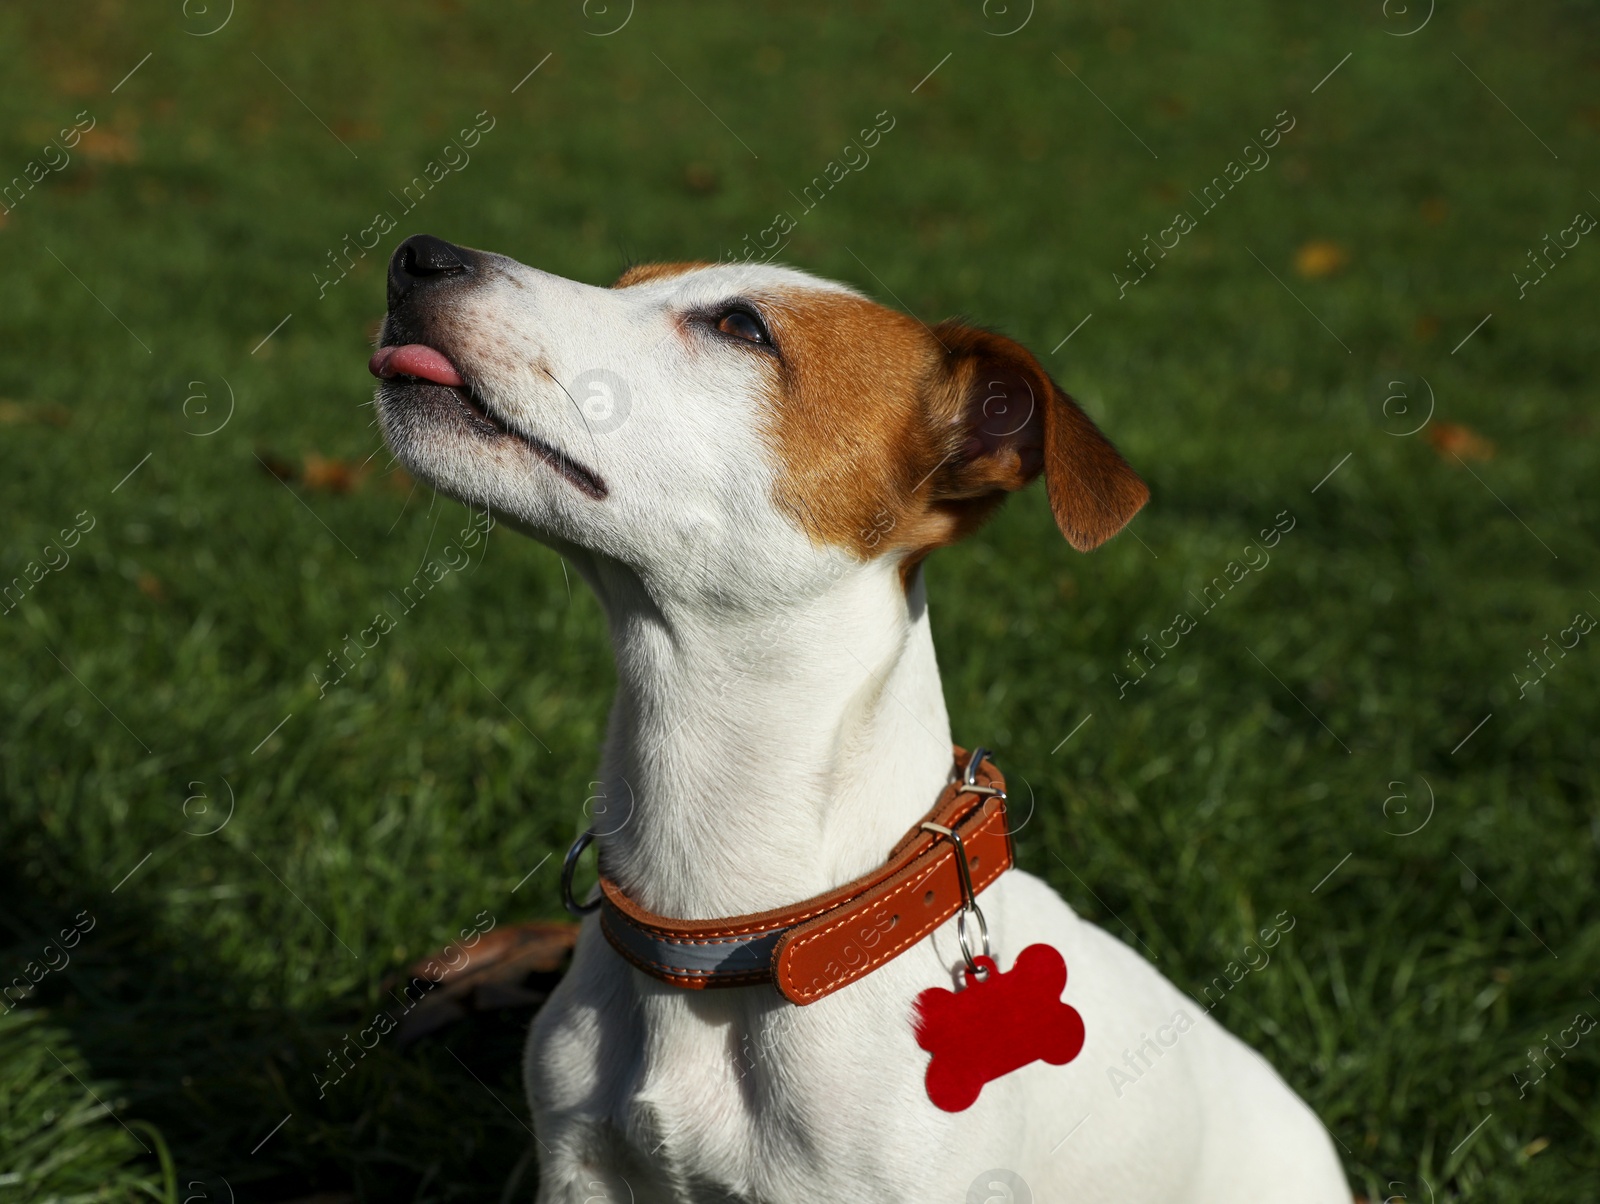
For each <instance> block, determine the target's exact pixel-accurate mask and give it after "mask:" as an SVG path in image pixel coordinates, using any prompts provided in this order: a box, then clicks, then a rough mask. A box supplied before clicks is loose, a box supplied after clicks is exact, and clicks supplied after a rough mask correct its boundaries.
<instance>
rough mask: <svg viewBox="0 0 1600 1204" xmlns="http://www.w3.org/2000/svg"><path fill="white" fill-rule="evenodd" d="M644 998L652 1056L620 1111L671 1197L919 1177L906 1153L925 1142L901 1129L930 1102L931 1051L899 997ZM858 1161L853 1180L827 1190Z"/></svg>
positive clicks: (791, 1191) (707, 1197) (896, 1182)
mask: <svg viewBox="0 0 1600 1204" xmlns="http://www.w3.org/2000/svg"><path fill="white" fill-rule="evenodd" d="M743 995H745V993H743V992H739V993H737V996H743ZM640 1002H641V1004H642V1005H643V1006H642V1007H641V1012H642V1013H643V1014H642V1015H641V1017H640V1019H641V1021H642V1027H641V1031H640V1033H639V1036H640V1038H641V1046H640V1048H641V1054H642V1056H641V1057H640V1059H639V1061H638V1062H637V1063H636V1073H635V1074H634V1075H633V1076H632V1081H631V1082H630V1083H629V1084H628V1085H627V1087H626V1089H625V1090H624V1092H623V1098H622V1099H621V1100H619V1101H618V1104H619V1107H618V1108H617V1109H616V1110H615V1111H614V1113H613V1115H614V1116H615V1117H616V1121H617V1123H618V1125H619V1127H621V1128H622V1129H623V1130H624V1134H625V1141H626V1144H627V1145H628V1147H629V1149H630V1152H631V1154H632V1155H633V1159H631V1160H633V1161H636V1162H642V1163H644V1164H645V1165H648V1166H649V1167H650V1168H651V1170H650V1174H651V1175H652V1177H654V1178H656V1179H657V1183H658V1187H659V1189H660V1190H661V1194H662V1195H663V1196H664V1197H666V1198H671V1199H676V1200H682V1201H695V1202H696V1204H699V1202H701V1201H719V1202H721V1201H730V1202H731V1201H744V1200H749V1201H766V1202H771V1201H787V1200H796V1201H801V1200H805V1201H810V1200H815V1199H819V1198H837V1199H854V1198H858V1196H860V1193H861V1191H862V1184H863V1182H873V1181H877V1183H878V1185H879V1187H880V1188H881V1190H880V1191H879V1192H878V1194H877V1195H876V1196H874V1197H873V1198H875V1199H879V1200H885V1199H893V1198H895V1195H896V1192H897V1191H898V1190H900V1189H901V1188H903V1186H904V1185H905V1184H906V1183H907V1182H910V1181H913V1180H914V1178H915V1175H914V1174H913V1173H911V1172H912V1168H910V1167H908V1166H903V1165H900V1163H901V1161H902V1156H903V1152H905V1151H909V1150H912V1149H915V1148H916V1147H917V1144H918V1143H917V1142H916V1141H915V1140H914V1138H913V1134H911V1133H910V1132H909V1131H907V1132H900V1131H899V1130H901V1129H902V1128H903V1127H905V1126H906V1124H907V1123H908V1119H909V1117H910V1116H911V1115H913V1114H914V1113H915V1112H916V1111H917V1109H916V1108H914V1107H913V1106H912V1105H913V1103H914V1101H915V1097H916V1095H917V1094H918V1093H919V1092H920V1090H921V1075H922V1062H923V1061H925V1056H924V1055H921V1054H920V1051H918V1050H916V1049H915V1046H914V1042H913V1040H912V1037H911V1032H910V1025H909V1021H908V1019H907V1018H906V1017H904V1016H901V1015H899V1011H900V1009H894V1015H893V1017H892V1018H890V1017H880V1016H877V1015H875V1013H874V1011H872V1010H863V1009H860V1008H858V1007H838V1008H828V1007H826V1006H817V1005H814V1006H812V1007H808V1008H803V1009H802V1008H795V1007H792V1006H789V1005H783V1004H779V1005H777V1006H774V1005H773V1004H772V1001H771V1000H770V999H768V998H766V997H765V996H764V995H763V996H758V997H756V998H749V997H745V998H738V997H736V994H735V993H723V992H718V993H714V994H713V993H695V994H693V995H686V994H676V995H674V996H668V997H656V998H650V999H645V1000H641V1001H640ZM902 1030H903V1031H902ZM897 1151H899V1152H897ZM845 1169H848V1175H847V1176H845V1177H844V1178H843V1180H842V1181H841V1182H840V1183H839V1185H838V1186H839V1188H840V1189H841V1190H842V1191H843V1192H844V1194H843V1195H835V1196H832V1197H829V1196H827V1194H826V1191H827V1187H826V1185H827V1184H829V1183H830V1182H832V1181H833V1180H834V1179H835V1178H837V1177H840V1175H841V1172H843V1171H844V1170H845ZM819 1192H822V1193H823V1194H821V1195H819ZM860 1198H867V1197H865V1196H860Z"/></svg>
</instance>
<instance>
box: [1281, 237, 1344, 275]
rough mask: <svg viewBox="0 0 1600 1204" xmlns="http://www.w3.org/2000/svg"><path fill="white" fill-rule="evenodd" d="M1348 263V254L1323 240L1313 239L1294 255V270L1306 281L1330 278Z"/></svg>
mask: <svg viewBox="0 0 1600 1204" xmlns="http://www.w3.org/2000/svg"><path fill="white" fill-rule="evenodd" d="M1349 262H1350V254H1349V252H1347V251H1346V250H1345V249H1344V248H1343V247H1341V246H1340V245H1339V244H1338V243H1336V242H1329V241H1328V240H1327V239H1325V238H1314V239H1312V240H1311V241H1310V242H1308V243H1306V244H1305V245H1304V246H1302V247H1301V248H1300V249H1299V250H1298V251H1296V252H1295V253H1294V270H1295V271H1296V272H1298V273H1299V274H1300V275H1302V276H1304V277H1305V278H1306V279H1307V280H1321V279H1322V278H1323V277H1324V276H1332V275H1333V274H1334V273H1335V272H1337V271H1339V270H1340V269H1341V268H1343V267H1344V265H1345V264H1347V263H1349Z"/></svg>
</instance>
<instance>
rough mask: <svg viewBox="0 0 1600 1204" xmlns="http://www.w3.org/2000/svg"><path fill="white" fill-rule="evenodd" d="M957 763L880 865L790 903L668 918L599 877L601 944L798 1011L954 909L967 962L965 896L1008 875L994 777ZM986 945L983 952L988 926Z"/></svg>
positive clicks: (972, 907) (678, 979)
mask: <svg viewBox="0 0 1600 1204" xmlns="http://www.w3.org/2000/svg"><path fill="white" fill-rule="evenodd" d="M955 761H956V774H955V780H954V781H952V782H951V783H950V784H949V785H948V786H946V787H945V788H944V790H943V791H942V792H941V793H940V795H939V799H938V801H937V802H936V803H935V804H934V806H933V809H932V810H931V811H929V812H928V814H927V815H926V817H924V819H923V820H922V822H921V823H919V824H918V825H917V826H916V827H914V828H912V829H911V831H909V832H907V833H906V835H905V836H904V837H902V838H901V840H900V842H899V843H898V844H896V845H895V847H894V849H893V850H892V851H891V852H890V853H889V857H888V859H887V860H886V861H885V862H884V863H883V865H881V866H879V867H878V868H877V869H875V870H873V871H872V872H871V873H868V874H864V875H862V876H861V877H859V878H857V879H855V880H854V881H852V882H847V883H845V884H844V885H843V886H841V887H839V888H837V889H836V890H832V891H829V892H828V893H826V894H822V895H817V896H814V897H812V898H810V899H805V900H802V901H801V902H799V903H795V904H792V905H790V906H788V907H778V908H774V909H772V910H771V911H763V912H756V913H752V914H750V915H742V916H731V917H728V918H726V919H716V920H678V919H672V918H670V917H667V916H662V915H657V914H656V913H654V912H651V911H647V910H645V909H644V908H643V907H640V906H639V905H638V904H637V903H635V902H634V901H633V900H632V899H630V898H628V896H627V895H625V894H623V893H622V890H621V888H620V887H618V886H617V884H616V883H615V882H613V881H611V879H609V878H607V877H606V876H605V875H604V873H603V872H602V874H601V877H600V899H599V900H598V906H599V908H600V926H601V929H602V931H604V932H605V934H606V940H608V941H609V942H610V943H611V946H612V948H614V949H616V951H617V952H618V953H620V954H621V955H622V956H623V957H625V958H627V959H628V961H630V962H632V963H633V964H634V965H635V966H637V967H638V968H639V969H640V970H643V971H644V972H645V973H646V974H649V975H650V976H651V977H653V978H658V979H660V980H661V981H662V982H667V983H671V984H672V985H674V986H678V987H687V988H690V989H703V988H706V987H742V986H751V985H754V984H759V983H767V982H770V983H773V984H775V985H776V986H777V988H778V990H779V991H780V992H781V993H782V994H783V996H784V998H785V999H788V1000H789V1001H790V1002H791V1003H796V1004H807V1003H811V1002H813V1001H814V1000H817V999H821V998H822V997H823V996H824V995H829V994H831V993H832V992H834V991H837V990H838V989H839V988H840V987H843V986H846V985H847V984H849V983H852V982H854V981H855V980H856V979H858V978H861V977H862V976H863V975H866V974H868V973H870V972H871V971H873V970H875V969H877V968H878V967H879V966H881V965H883V964H885V963H886V962H888V961H890V960H892V959H893V958H895V957H897V956H899V955H900V954H901V953H903V952H905V950H907V949H909V948H911V946H913V945H915V944H916V943H917V942H918V941H920V940H922V938H923V937H925V936H927V935H928V934H929V933H930V932H932V931H934V929H936V928H938V927H939V926H940V925H941V924H943V923H944V922H945V921H947V920H949V919H950V918H951V917H952V916H955V915H957V913H962V915H961V919H962V929H961V939H962V949H963V952H964V953H965V954H966V955H967V958H968V962H969V964H970V963H971V956H972V955H971V953H970V951H969V950H968V948H967V936H966V929H965V920H966V918H967V914H975V915H976V916H977V919H978V920H979V922H980V924H981V923H982V918H983V917H982V913H981V912H978V910H977V906H976V903H975V902H974V901H973V899H974V896H975V895H976V894H977V893H978V892H979V891H982V890H983V889H984V888H985V887H987V886H988V885H989V884H990V883H992V882H993V881H994V880H995V879H996V878H998V877H999V876H1000V875H1001V874H1002V873H1004V872H1005V871H1006V870H1007V869H1009V868H1011V865H1012V864H1013V862H1014V854H1013V851H1012V847H1011V829H1010V827H1009V825H1008V824H1007V821H1006V807H1005V779H1004V778H1003V777H1001V775H1000V771H999V770H998V769H996V768H995V766H994V764H993V762H990V761H988V760H987V758H986V754H985V753H984V751H983V750H982V749H974V750H973V755H972V756H971V757H970V758H969V757H968V755H967V753H966V751H965V750H964V749H961V748H956V749H955ZM969 764H970V772H969ZM930 829H932V830H930ZM585 843H587V842H586V840H585V839H584V838H583V837H580V838H579V843H577V844H574V845H573V849H572V852H571V853H569V855H568V866H567V873H566V879H567V882H569V883H570V872H571V865H572V863H573V862H574V861H575V859H576V854H577V853H578V852H579V851H580V850H581V848H582V846H583V844H585ZM958 852H959V853H960V854H963V855H964V856H965V859H966V862H967V865H966V867H964V868H965V869H966V872H965V873H963V872H962V869H963V867H962V866H961V865H960V864H959V862H960V857H959V856H958ZM592 909H593V905H591V906H590V907H587V908H584V909H583V910H592ZM984 944H985V952H987V944H988V937H987V932H986V931H985V933H984Z"/></svg>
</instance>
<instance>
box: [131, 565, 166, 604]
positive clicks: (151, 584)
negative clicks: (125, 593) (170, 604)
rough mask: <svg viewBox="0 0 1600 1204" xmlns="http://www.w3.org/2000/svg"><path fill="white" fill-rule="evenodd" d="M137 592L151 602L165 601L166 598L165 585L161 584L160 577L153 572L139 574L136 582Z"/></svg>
mask: <svg viewBox="0 0 1600 1204" xmlns="http://www.w3.org/2000/svg"><path fill="white" fill-rule="evenodd" d="M137 585H138V586H139V592H140V593H141V594H143V595H144V596H145V597H146V598H149V599H150V600H151V601H152V602H165V601H166V600H167V590H166V587H165V586H163V585H162V584H161V578H160V577H157V576H156V575H155V574H154V573H152V572H149V571H146V572H143V573H140V574H139V580H138V582H137Z"/></svg>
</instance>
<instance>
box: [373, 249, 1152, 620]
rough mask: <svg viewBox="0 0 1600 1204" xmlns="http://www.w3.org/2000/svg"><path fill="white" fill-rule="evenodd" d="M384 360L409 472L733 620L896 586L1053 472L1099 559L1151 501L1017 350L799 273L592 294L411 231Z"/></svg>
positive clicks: (1070, 517)
mask: <svg viewBox="0 0 1600 1204" xmlns="http://www.w3.org/2000/svg"><path fill="white" fill-rule="evenodd" d="M381 344H382V345H381V347H380V348H379V350H378V352H377V354H376V355H374V356H373V358H372V364H371V368H372V371H373V373H374V374H375V375H377V376H379V377H380V378H382V384H381V386H380V388H379V390H378V413H379V417H380V420H381V423H382V426H383V430H384V434H385V435H386V437H387V438H388V440H389V443H390V445H391V446H392V447H393V449H394V451H395V453H396V454H397V455H398V456H399V458H400V460H401V461H402V462H403V463H404V464H405V465H406V466H407V467H408V468H410V469H411V470H412V471H413V472H415V473H416V474H417V475H419V476H421V477H423V478H424V479H426V480H428V481H429V482H431V483H432V484H433V485H435V486H436V487H437V488H439V489H441V490H442V491H444V492H445V493H448V494H451V495H452V496H454V497H456V498H459V499H460V500H462V501H465V502H468V503H471V504H479V505H487V506H489V507H491V508H493V509H494V510H495V511H496V512H497V513H498V514H500V515H501V516H503V517H505V518H507V519H509V520H511V521H512V522H513V523H514V524H515V525H517V526H519V527H521V528H523V529H525V530H527V531H529V532H530V533H532V534H535V535H536V536H539V537H541V538H543V539H546V540H548V541H549V542H551V543H553V544H555V545H556V546H558V547H563V548H566V549H568V550H573V549H585V550H587V551H588V552H590V553H594V554H597V555H598V556H599V557H602V558H604V559H606V560H610V561H614V562H617V563H619V564H621V565H623V566H626V568H627V569H629V570H631V572H633V573H636V574H638V575H639V576H640V577H641V578H642V579H643V580H644V582H645V583H646V585H647V587H648V588H649V589H650V592H651V593H652V594H656V593H657V592H658V591H659V592H660V593H662V594H663V595H666V596H695V597H705V596H708V595H709V596H713V597H717V598H720V599H723V600H725V601H728V602H733V603H735V604H737V602H738V601H739V600H740V599H741V596H742V595H744V594H746V593H747V592H748V591H750V590H758V591H759V590H766V589H770V588H774V587H776V588H779V589H783V590H789V591H793V590H796V589H802V590H803V589H804V588H805V587H806V585H807V584H808V581H811V582H815V581H821V580H825V579H826V578H827V577H828V576H829V575H830V574H836V573H837V571H838V566H839V565H840V564H841V563H846V564H848V563H851V562H854V563H861V562H879V563H883V564H886V565H894V566H896V567H897V568H899V570H900V572H901V574H902V578H903V577H904V575H905V573H906V572H908V571H909V569H910V568H911V567H912V566H914V565H916V564H917V563H919V562H920V560H921V559H922V558H923V557H924V556H926V555H927V554H928V553H929V552H930V551H932V550H933V549H934V548H937V547H940V546H942V545H945V544H948V543H952V542H954V541H955V540H957V539H959V538H961V537H962V536H964V535H966V534H967V533H969V532H970V531H972V530H973V529H975V528H976V527H977V526H978V525H979V524H980V523H981V522H982V521H983V520H984V519H985V518H987V517H988V516H989V515H990V514H991V513H992V512H993V511H994V509H995V508H996V507H997V506H998V505H999V503H1000V502H1001V501H1002V500H1003V499H1004V497H1005V496H1006V494H1007V493H1009V492H1011V491H1013V490H1016V489H1020V488H1022V487H1023V486H1024V485H1027V484H1028V483H1029V482H1030V481H1032V480H1033V479H1034V478H1035V477H1036V476H1039V475H1040V474H1041V473H1042V474H1043V475H1044V478H1045V486H1046V489H1047V490H1048V494H1049V500H1050V506H1051V510H1052V511H1053V513H1054V515H1055V519H1056V522H1057V524H1058V525H1059V526H1060V528H1061V531H1062V533H1063V534H1064V535H1065V536H1066V538H1067V540H1068V542H1070V543H1071V544H1072V546H1073V547H1075V548H1078V549H1080V550H1084V551H1087V550H1088V549H1090V548H1093V547H1095V546H1097V545H1099V544H1100V543H1102V542H1104V541H1105V540H1107V539H1109V538H1110V537H1111V536H1112V535H1114V534H1115V533H1116V532H1117V531H1118V530H1120V529H1121V528H1122V526H1123V525H1124V524H1125V523H1127V521H1128V520H1129V519H1130V518H1131V517H1132V516H1133V515H1134V513H1135V512H1136V511H1137V510H1138V509H1139V507H1140V506H1142V505H1143V504H1144V502H1145V499H1146V498H1147V497H1148V496H1149V494H1148V490H1147V489H1146V488H1145V486H1144V483H1143V482H1142V481H1141V480H1140V479H1139V478H1138V476H1137V475H1135V473H1134V472H1133V470H1132V469H1131V468H1129V467H1128V465H1127V463H1126V462H1125V461H1124V460H1123V459H1122V457H1121V456H1120V455H1118V454H1117V451H1116V449H1115V448H1113V447H1112V446H1111V444H1110V442H1108V441H1107V440H1106V438H1105V437H1104V436H1103V435H1101V434H1100V432H1099V431H1098V430H1097V429H1096V428H1095V426H1094V424H1093V423H1092V422H1090V420H1089V419H1088V417H1087V416H1086V415H1085V414H1084V413H1083V411H1082V410H1080V409H1079V408H1078V406H1077V405H1076V404H1075V403H1074V402H1073V401H1072V399H1071V398H1069V397H1068V396H1067V395H1066V394H1065V393H1064V392H1062V390H1061V389H1060V388H1059V387H1058V386H1057V385H1056V383H1055V382H1054V381H1053V380H1051V379H1050V377H1049V375H1048V374H1047V373H1046V372H1045V371H1044V369H1043V368H1042V367H1040V365H1039V362H1038V361H1037V360H1036V359H1035V358H1034V357H1033V356H1032V355H1031V354H1029V352H1028V351H1027V350H1026V349H1024V348H1023V347H1021V346H1020V345H1019V344H1017V343H1015V342H1013V341H1011V340H1010V339H1008V338H1005V337H1004V336H1001V335H998V334H993V333H991V332H989V331H985V330H981V329H977V328H974V327H971V326H967V325H964V324H961V323H959V322H944V323H941V324H939V325H938V326H933V327H929V326H926V325H924V324H923V323H921V322H919V321H916V320H915V319H913V318H909V317H907V316H905V315H903V314H900V313H896V312H895V311H893V310H889V309H886V308H884V307H882V306H880V305H877V304H874V303H873V302H871V301H869V300H867V299H866V298H864V297H862V296H861V295H860V294H858V293H856V292H854V291H852V290H851V289H849V288H846V287H844V286H841V285H838V284H832V283H829V282H826V281H822V280H818V279H816V278H814V277H811V276H808V275H806V274H804V273H802V272H797V271H793V270H791V269H787V268H781V267H774V266H770V265H761V264H748V265H710V264H668V265H643V266H638V267H633V268H630V269H629V270H628V271H627V272H625V273H624V274H623V275H622V277H621V279H619V280H618V281H617V282H616V283H615V284H614V285H613V286H612V287H610V288H596V287H593V286H590V285H586V284H578V283H575V282H573V281H570V280H564V279H562V278H560V277H557V276H551V275H548V274H546V273H544V272H541V271H538V270H537V269H535V268H530V267H526V266H524V265H522V264H520V263H517V262H516V261H515V260H512V259H508V258H506V257H504V256H501V255H493V254H488V253H485V252H482V251H472V250H468V249H466V248H463V247H458V246H454V245H452V244H450V243H447V242H444V241H442V240H440V239H437V238H432V237H430V236H427V235H418V236H416V237H413V238H409V239H407V240H406V241H405V242H404V243H402V244H401V245H400V247H399V248H398V249H397V250H396V251H395V254H394V257H393V259H392V260H391V262H390V265H389V314H388V318H387V320H386V321H385V323H384V326H383V334H382V338H381ZM841 558H842V559H841Z"/></svg>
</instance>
